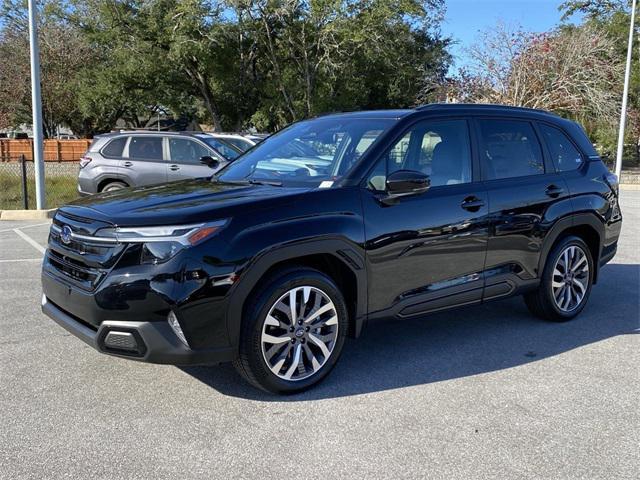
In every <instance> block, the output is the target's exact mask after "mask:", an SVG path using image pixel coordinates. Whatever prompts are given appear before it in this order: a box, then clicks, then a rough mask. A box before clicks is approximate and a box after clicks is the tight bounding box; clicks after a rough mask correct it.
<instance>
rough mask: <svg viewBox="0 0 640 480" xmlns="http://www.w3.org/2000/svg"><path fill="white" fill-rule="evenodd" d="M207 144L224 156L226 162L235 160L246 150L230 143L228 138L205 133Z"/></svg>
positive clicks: (234, 143)
mask: <svg viewBox="0 0 640 480" xmlns="http://www.w3.org/2000/svg"><path fill="white" fill-rule="evenodd" d="M205 135H206V138H207V140H206V141H207V144H208V145H210V146H211V147H213V148H215V149H216V150H217V151H218V152H220V153H221V154H222V155H224V156H225V157H226V158H227V160H235V159H236V158H238V157H239V156H240V155H242V153H243V152H244V151H245V150H247V148H244V149H243V148H242V147H240V146H238V145H236V142H232V141H231V140H230V139H229V138H225V137H222V136H219V135H217V134H215V133H206V134H205Z"/></svg>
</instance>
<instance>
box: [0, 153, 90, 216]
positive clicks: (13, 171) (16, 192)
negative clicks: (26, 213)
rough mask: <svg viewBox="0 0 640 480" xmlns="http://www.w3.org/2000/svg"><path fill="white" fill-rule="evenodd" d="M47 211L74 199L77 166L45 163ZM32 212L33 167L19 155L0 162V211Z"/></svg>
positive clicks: (34, 187)
mask: <svg viewBox="0 0 640 480" xmlns="http://www.w3.org/2000/svg"><path fill="white" fill-rule="evenodd" d="M44 173H45V197H46V206H47V208H55V207H59V206H61V205H64V204H65V203H68V202H70V201H71V200H74V199H76V198H77V197H78V189H77V185H78V163H77V162H45V163H44ZM32 208H36V185H35V167H34V163H33V161H32V160H27V159H26V158H25V157H24V156H23V155H20V156H18V157H5V158H4V159H3V160H2V161H1V162H0V210H14V209H25V210H26V209H32Z"/></svg>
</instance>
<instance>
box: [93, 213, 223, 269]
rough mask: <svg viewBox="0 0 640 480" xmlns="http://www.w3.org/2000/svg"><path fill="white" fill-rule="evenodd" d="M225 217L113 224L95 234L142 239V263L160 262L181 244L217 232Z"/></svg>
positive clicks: (122, 240)
mask: <svg viewBox="0 0 640 480" xmlns="http://www.w3.org/2000/svg"><path fill="white" fill-rule="evenodd" d="M226 224H227V220H219V221H216V222H209V223H200V224H196V225H167V226H158V227H115V228H104V229H102V230H100V231H98V232H97V234H96V238H102V239H104V240H107V239H108V241H111V242H117V243H142V244H143V245H142V257H141V261H142V263H162V262H166V261H167V260H169V259H170V258H171V257H173V256H174V255H175V254H176V253H178V252H179V251H180V250H182V249H183V248H187V247H191V246H193V245H197V244H199V243H201V242H203V241H205V240H206V239H208V238H210V237H211V236H213V235H214V234H215V233H217V232H218V231H219V230H220V229H221V228H222V227H224V226H225V225H226Z"/></svg>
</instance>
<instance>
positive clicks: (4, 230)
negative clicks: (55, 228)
mask: <svg viewBox="0 0 640 480" xmlns="http://www.w3.org/2000/svg"><path fill="white" fill-rule="evenodd" d="M43 225H51V222H44V223H35V224H33V225H25V226H24V227H18V230H24V229H25V228H31V227H41V226H43ZM14 230H15V228H5V229H3V230H0V233H5V232H13V231H14Z"/></svg>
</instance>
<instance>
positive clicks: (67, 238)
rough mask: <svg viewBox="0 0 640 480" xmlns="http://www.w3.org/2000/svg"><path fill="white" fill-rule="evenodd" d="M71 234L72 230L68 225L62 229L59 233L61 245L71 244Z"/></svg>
mask: <svg viewBox="0 0 640 480" xmlns="http://www.w3.org/2000/svg"><path fill="white" fill-rule="evenodd" d="M71 233H72V230H71V227H70V226H69V225H65V226H64V227H62V230H61V231H60V240H62V243H64V244H65V245H67V244H69V243H70V242H71Z"/></svg>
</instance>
